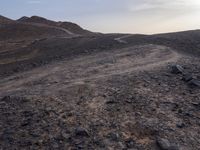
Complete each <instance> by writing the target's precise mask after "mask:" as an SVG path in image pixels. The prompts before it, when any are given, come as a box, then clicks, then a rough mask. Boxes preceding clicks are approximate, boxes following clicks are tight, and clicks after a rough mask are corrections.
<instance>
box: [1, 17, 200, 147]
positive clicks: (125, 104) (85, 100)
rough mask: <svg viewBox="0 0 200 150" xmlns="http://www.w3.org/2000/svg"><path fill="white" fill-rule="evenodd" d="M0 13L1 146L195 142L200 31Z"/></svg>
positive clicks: (199, 135)
mask: <svg viewBox="0 0 200 150" xmlns="http://www.w3.org/2000/svg"><path fill="white" fill-rule="evenodd" d="M0 20H1V21H0V149H2V150H4V149H5V150H12V149H17V150H18V149H55V150H57V149H58V150H62V149H71V150H72V149H74V150H76V149H83V150H88V149H97V150H102V149H103V150H104V149H105V150H110V149H111V150H112V149H116V150H152V149H153V150H193V149H194V150H199V149H200V140H199V139H200V117H199V116H200V58H199V56H200V31H199V30H192V31H184V32H176V33H166V34H156V35H140V34H137V35H136V34H93V33H91V32H89V33H90V34H87V33H88V31H85V30H83V29H82V28H81V27H79V26H78V25H76V24H73V23H69V22H55V21H50V20H47V19H44V18H41V17H37V16H35V17H30V18H29V17H23V18H21V19H19V20H17V21H13V20H10V19H7V18H5V17H1V19H0ZM85 33H86V34H85Z"/></svg>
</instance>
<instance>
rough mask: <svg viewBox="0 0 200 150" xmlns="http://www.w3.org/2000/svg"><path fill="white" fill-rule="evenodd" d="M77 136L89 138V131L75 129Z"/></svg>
mask: <svg viewBox="0 0 200 150" xmlns="http://www.w3.org/2000/svg"><path fill="white" fill-rule="evenodd" d="M75 135H76V136H84V137H89V134H88V131H87V130H86V129H84V128H80V127H79V128H76V129H75Z"/></svg>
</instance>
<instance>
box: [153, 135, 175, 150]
mask: <svg viewBox="0 0 200 150" xmlns="http://www.w3.org/2000/svg"><path fill="white" fill-rule="evenodd" d="M156 143H157V145H158V147H159V148H160V150H179V147H178V146H177V145H175V144H174V143H170V142H169V141H168V140H167V139H163V138H158V139H157V141H156Z"/></svg>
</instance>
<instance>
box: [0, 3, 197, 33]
mask: <svg viewBox="0 0 200 150" xmlns="http://www.w3.org/2000/svg"><path fill="white" fill-rule="evenodd" d="M0 14H1V15H4V16H7V17H10V18H12V19H17V18H19V17H21V16H32V15H38V16H43V17H46V18H49V19H53V20H65V21H72V22H75V23H78V24H79V25H81V26H83V27H84V28H86V29H89V30H92V31H99V32H106V33H107V32H123V33H159V32H171V31H180V30H189V29H200V0H0Z"/></svg>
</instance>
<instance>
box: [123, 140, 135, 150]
mask: <svg viewBox="0 0 200 150" xmlns="http://www.w3.org/2000/svg"><path fill="white" fill-rule="evenodd" d="M125 143H126V147H127V148H134V147H135V145H136V143H135V141H134V140H133V139H127V140H126V141H125Z"/></svg>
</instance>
